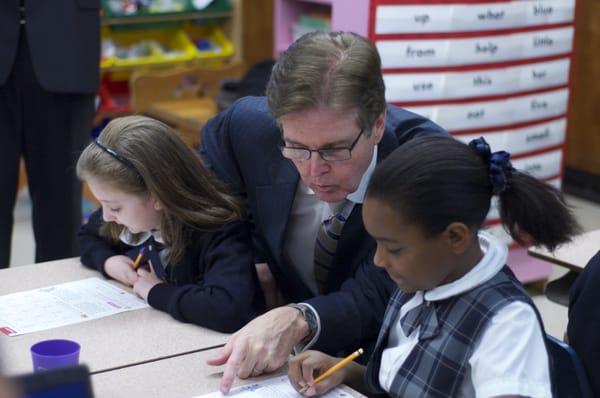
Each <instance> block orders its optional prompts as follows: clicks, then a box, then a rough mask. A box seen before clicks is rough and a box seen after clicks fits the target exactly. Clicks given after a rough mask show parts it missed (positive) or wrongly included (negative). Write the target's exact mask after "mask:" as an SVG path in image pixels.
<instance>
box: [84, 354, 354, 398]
mask: <svg viewBox="0 0 600 398" xmlns="http://www.w3.org/2000/svg"><path fill="white" fill-rule="evenodd" d="M217 353H218V351H217V350H216V349H213V350H208V351H202V352H197V353H193V354H188V355H180V356H177V357H173V358H168V359H163V360H160V361H156V362H150V363H145V364H141V365H137V366H132V367H128V368H124V369H119V370H112V371H109V372H104V373H98V374H94V375H92V386H93V389H94V395H95V396H96V397H102V398H105V397H128V398H136V397H143V398H152V397H156V398H162V397H169V398H177V397H186V398H190V397H194V396H197V395H202V394H206V393H210V392H213V391H217V390H218V389H219V381H220V379H221V376H222V372H223V367H213V366H208V365H206V360H207V359H208V358H211V357H213V356H215V355H216V354H217ZM276 374H282V373H275V374H270V375H265V376H261V377H255V378H251V379H246V380H239V379H238V380H236V382H235V384H234V388H235V387H237V386H241V385H244V384H249V383H253V382H256V381H258V380H264V379H265V378H270V377H273V376H274V375H276ZM342 388H343V389H344V390H346V391H347V392H348V393H349V395H351V396H355V397H362V395H361V394H360V393H358V392H357V391H355V390H352V389H351V388H349V387H346V386H343V387H342Z"/></svg>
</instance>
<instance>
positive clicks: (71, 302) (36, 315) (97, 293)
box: [0, 278, 148, 336]
mask: <svg viewBox="0 0 600 398" xmlns="http://www.w3.org/2000/svg"><path fill="white" fill-rule="evenodd" d="M146 307H148V304H146V302H145V301H144V300H142V299H140V298H139V297H137V296H135V295H133V294H131V293H128V292H126V291H125V290H123V289H120V288H119V287H117V286H115V285H112V284H111V283H109V282H107V281H105V280H102V279H99V278H89V279H82V280H79V281H74V282H68V283H63V284H60V285H55V286H48V287H42V288H39V289H34V290H27V291H24V292H19V293H13V294H7V295H5V296H0V333H3V334H5V335H7V336H17V335H20V334H25V333H31V332H37V331H40V330H47V329H52V328H56V327H59V326H65V325H72V324H74V323H79V322H85V321H89V320H92V319H98V318H103V317H105V316H109V315H114V314H118V313H120V312H125V311H132V310H137V309H140V308H146Z"/></svg>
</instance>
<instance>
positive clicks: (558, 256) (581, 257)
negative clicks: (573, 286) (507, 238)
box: [527, 229, 600, 272]
mask: <svg viewBox="0 0 600 398" xmlns="http://www.w3.org/2000/svg"><path fill="white" fill-rule="evenodd" d="M598 250H600V229H597V230H595V231H589V232H585V233H583V234H581V235H578V236H576V237H575V238H573V241H572V242H570V243H568V244H566V245H563V246H561V247H559V248H558V249H557V250H556V251H554V253H551V252H549V251H548V250H546V249H544V248H541V247H537V246H532V247H530V248H529V249H528V250H527V253H528V254H529V255H531V256H533V257H537V258H540V259H542V260H545V261H548V262H551V263H554V264H557V265H560V266H562V267H566V268H569V269H570V270H572V271H576V272H579V271H581V270H582V269H583V268H584V267H585V265H586V264H587V263H588V261H590V259H591V258H592V257H593V256H594V255H595V254H596V253H597V252H598Z"/></svg>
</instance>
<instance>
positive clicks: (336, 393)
mask: <svg viewBox="0 0 600 398" xmlns="http://www.w3.org/2000/svg"><path fill="white" fill-rule="evenodd" d="M221 397H225V395H223V394H222V393H221V392H219V391H217V392H213V393H210V394H205V395H200V396H197V397H196V398H221ZM227 397H235V398H257V397H268V398H296V397H301V395H300V394H298V392H297V391H296V390H294V387H292V385H291V384H290V381H289V379H288V377H287V376H277V377H273V378H270V379H265V380H262V381H260V382H257V383H252V384H248V385H245V386H241V387H238V388H234V389H233V390H231V392H230V393H229V395H227ZM321 397H324V398H342V397H344V398H348V397H352V395H350V394H349V393H348V392H346V391H344V390H343V389H342V388H340V387H337V388H334V389H333V390H331V391H329V392H328V393H327V394H324V395H321Z"/></svg>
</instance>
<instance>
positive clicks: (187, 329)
mask: <svg viewBox="0 0 600 398" xmlns="http://www.w3.org/2000/svg"><path fill="white" fill-rule="evenodd" d="M94 276H95V277H100V278H101V277H102V276H101V275H100V274H99V273H98V272H97V271H93V270H90V269H88V268H85V267H84V266H83V265H81V263H80V262H79V258H72V259H65V260H58V261H51V262H47V263H40V264H34V265H26V266H21V267H13V268H8V269H4V270H0V295H4V294H9V293H15V292H19V291H23V290H30V289H36V288H39V287H43V286H49V285H56V284H59V283H64V282H69V281H74V280H79V279H84V278H90V277H94ZM112 283H114V284H116V285H118V286H119V287H121V288H123V289H125V290H128V291H131V289H129V288H126V287H125V286H123V285H121V284H119V283H117V282H112ZM54 338H66V339H72V340H75V341H77V342H78V343H79V344H81V356H80V362H81V363H85V364H87V365H88V367H89V368H90V371H91V372H100V371H105V370H108V369H115V368H120V367H125V366H132V365H135V364H138V363H141V362H145V361H152V360H157V359H161V358H165V357H169V356H173V355H182V354H185V353H189V352H194V351H200V350H206V349H209V348H214V347H218V346H221V345H223V344H224V343H225V342H226V341H227V338H228V335H227V334H223V333H219V332H216V331H213V330H209V329H206V328H202V327H200V326H196V325H191V324H185V323H181V322H179V321H176V320H175V319H173V318H172V317H171V316H170V315H169V314H167V313H164V312H162V311H158V310H155V309H153V308H145V309H142V310H135V311H129V312H124V313H120V314H116V315H112V316H108V317H105V318H101V319H96V320H92V321H87V322H82V323H78V324H74V325H68V326H63V327H60V328H55V329H49V330H45V331H41V332H36V333H29V334H24V335H20V336H14V337H8V336H5V335H0V346H1V347H2V362H3V364H4V366H5V368H4V369H3V370H4V371H5V372H6V373H7V374H8V375H13V374H17V373H24V372H30V371H31V369H32V365H31V356H30V354H29V347H30V346H31V345H32V344H33V343H35V342H37V341H39V340H45V339H54Z"/></svg>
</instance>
